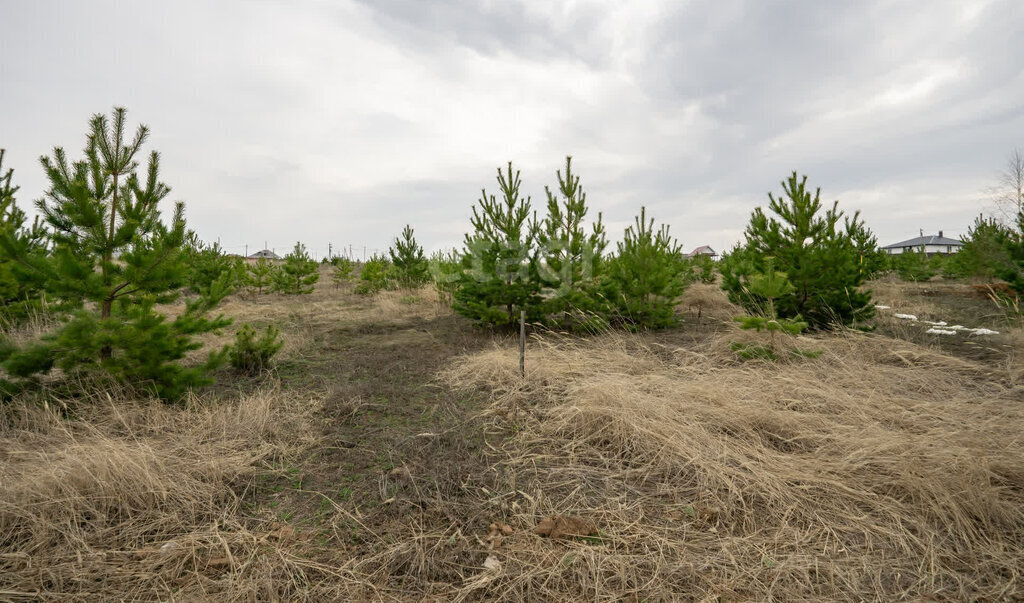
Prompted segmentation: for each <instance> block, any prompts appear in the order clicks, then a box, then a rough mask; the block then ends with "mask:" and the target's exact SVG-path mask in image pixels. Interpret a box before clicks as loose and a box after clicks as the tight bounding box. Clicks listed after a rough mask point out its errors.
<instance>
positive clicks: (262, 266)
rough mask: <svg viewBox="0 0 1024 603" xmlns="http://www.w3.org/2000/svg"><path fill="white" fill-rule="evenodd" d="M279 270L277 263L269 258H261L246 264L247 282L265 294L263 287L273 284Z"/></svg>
mask: <svg viewBox="0 0 1024 603" xmlns="http://www.w3.org/2000/svg"><path fill="white" fill-rule="evenodd" d="M278 270H279V268H278V266H277V264H275V263H274V262H272V261H270V260H268V259H267V258H259V259H257V260H256V261H255V262H251V263H249V265H248V266H246V277H245V284H246V285H248V286H249V287H252V288H255V289H256V292H257V293H259V294H261V295H262V294H263V289H264V288H266V289H268V290H269V288H270V287H271V286H272V285H273V283H274V280H275V278H276V276H277V271H278Z"/></svg>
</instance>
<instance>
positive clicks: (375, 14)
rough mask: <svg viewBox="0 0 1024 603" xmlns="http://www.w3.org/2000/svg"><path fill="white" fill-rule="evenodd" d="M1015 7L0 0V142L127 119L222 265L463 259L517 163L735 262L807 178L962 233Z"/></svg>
mask: <svg viewBox="0 0 1024 603" xmlns="http://www.w3.org/2000/svg"><path fill="white" fill-rule="evenodd" d="M1022 33H1024V3H1022V2H1020V1H1019V0H1003V1H999V0H992V1H988V0H983V1H973V0H948V1H945V0H927V1H925V0H919V1H917V2H911V1H900V2H897V1H876V0H858V1H855V2H838V1H836V2H826V1H819V0H806V1H789V2H783V1H767V0H716V1H714V2H711V1H700V2H698V1H684V0H661V1H659V0H631V1H630V2H612V1H602V0H594V1H588V0H571V1H567V2H552V1H545V0H532V1H528V2H521V1H513V0H502V1H498V0H478V1H471V0H457V1H452V2H440V1H438V2H425V1H422V0H379V1H377V0H365V1H354V2H353V1H341V0H337V1H326V0H325V1H313V0H309V1H298V0H295V1H291V0H290V1H287V2H285V1H280V2H271V1H249V2H226V1H224V2H212V1H205V0H204V1H185V2H180V1H176V2H167V1H160V2H155V1H153V2H149V1H141V0H139V1H131V2H129V1H127V0H126V1H123V2H112V1H98V0H88V1H87V0H82V1H77V2H57V1H47V0H0V147H5V148H7V149H8V155H7V161H6V164H5V167H13V168H15V181H16V183H17V184H20V185H21V187H22V190H21V194H20V200H21V203H22V205H23V206H27V205H28V204H29V203H30V201H31V200H33V199H36V198H38V197H39V196H41V194H42V192H43V190H44V188H45V182H44V178H43V175H42V170H41V169H40V167H39V163H38V158H39V156H40V155H43V154H47V153H49V152H50V151H51V149H52V147H54V146H64V147H65V148H67V149H68V150H69V151H72V152H73V156H76V157H77V156H79V150H80V149H81V148H82V146H83V144H84V135H85V129H86V124H87V121H88V118H89V116H90V115H92V114H93V113H97V112H108V113H109V111H110V109H111V107H113V106H114V105H122V106H125V107H127V108H128V109H129V119H130V121H131V122H132V124H137V123H145V124H147V125H148V126H149V127H150V129H151V131H152V133H151V137H150V143H149V148H152V149H156V150H159V151H160V152H161V154H162V176H163V180H164V181H165V182H166V183H167V184H168V185H170V187H171V188H172V193H171V197H172V198H173V199H181V200H184V201H185V202H186V207H187V215H188V218H189V221H190V225H191V226H192V227H193V228H194V229H196V230H197V231H198V232H199V234H200V235H201V236H202V237H203V238H204V239H207V240H216V239H218V238H219V239H220V241H221V243H222V244H223V245H224V246H225V247H226V248H228V249H229V250H230V251H234V252H238V253H241V252H242V251H244V250H245V248H246V246H248V250H249V252H252V251H255V250H256V249H259V248H262V247H263V245H264V242H265V241H266V242H267V244H268V245H269V246H270V247H272V248H275V249H276V250H277V251H279V252H280V251H284V250H286V249H287V248H290V247H291V246H292V245H293V244H294V242H295V241H297V240H301V241H303V242H305V243H306V244H307V245H308V246H309V247H310V248H311V250H312V251H313V252H314V253H315V254H316V255H318V256H322V255H325V254H326V252H327V245H328V243H332V244H333V245H334V248H335V249H338V248H340V247H343V246H348V245H352V246H353V248H354V249H355V250H356V252H357V255H361V252H362V248H363V247H364V246H365V247H366V248H367V249H369V250H370V251H372V250H374V249H383V248H386V247H387V244H388V241H389V239H390V238H391V237H393V236H394V235H395V234H397V233H398V231H399V230H401V228H402V226H403V225H404V224H406V223H410V224H412V226H413V227H414V228H415V229H416V233H417V235H418V238H419V239H420V240H421V242H422V243H423V244H424V245H425V246H426V247H427V248H428V249H437V248H443V247H450V246H454V245H457V244H459V243H460V241H461V239H462V234H463V233H464V232H465V231H466V229H467V228H468V226H469V220H468V216H469V215H470V211H471V207H472V205H473V203H474V202H475V201H476V199H477V198H478V197H479V195H480V189H481V188H483V187H486V188H487V189H488V191H489V192H490V191H492V190H494V189H496V186H495V168H496V167H497V166H499V165H503V164H504V163H505V162H506V161H509V160H511V161H513V162H514V164H515V165H516V166H517V167H518V168H520V169H521V170H522V177H523V187H524V191H525V192H527V193H529V194H530V195H531V196H532V197H533V202H534V205H535V206H536V207H538V208H542V207H543V204H542V202H543V199H544V186H545V185H549V186H550V185H553V184H555V183H556V177H555V170H556V169H558V168H559V167H560V166H561V165H562V164H563V162H564V159H565V156H566V155H572V156H573V157H574V160H573V163H574V169H575V170H576V171H577V173H578V174H579V175H580V176H581V179H582V180H581V182H582V184H583V186H584V188H585V189H586V190H587V193H588V197H587V198H588V200H589V201H590V204H591V207H592V211H594V212H597V211H601V212H603V214H604V219H605V222H606V224H607V225H608V226H609V233H610V234H611V235H612V237H613V238H616V237H618V236H620V234H621V231H622V229H623V228H624V227H625V226H626V225H627V224H628V223H630V222H631V221H632V217H633V216H634V215H635V214H636V213H637V211H638V210H639V208H640V206H641V205H646V206H647V208H648V214H649V215H653V216H654V217H656V218H657V219H658V221H665V222H668V223H670V224H671V226H672V232H673V233H674V234H675V235H676V236H678V237H679V239H680V240H681V241H682V242H683V244H684V246H685V247H687V248H692V247H695V246H697V245H702V244H710V245H712V246H713V247H715V248H716V249H721V248H723V247H728V246H731V245H732V244H733V243H734V242H735V241H737V240H738V239H739V238H740V237H741V235H742V231H743V228H744V226H745V224H746V221H747V219H748V217H749V214H750V212H751V210H752V209H753V208H754V207H755V206H757V205H761V204H764V203H766V201H767V193H768V191H778V190H779V189H780V186H779V182H780V181H781V180H782V179H783V178H784V177H785V176H787V175H788V174H789V172H791V171H792V170H797V171H799V172H800V173H804V174H807V175H808V176H809V183H811V184H812V185H814V186H820V187H821V188H822V196H823V197H824V198H825V199H827V200H830V201H831V200H834V199H838V200H839V201H840V207H842V208H845V209H846V210H847V211H852V210H855V209H860V210H861V211H862V214H863V216H864V217H865V219H866V220H867V222H868V225H869V226H870V227H871V228H873V229H874V231H875V232H876V234H877V235H878V238H879V240H880V242H881V243H882V244H886V243H891V242H895V241H897V240H901V239H904V238H908V237H910V236H915V235H916V233H917V232H918V230H919V229H924V230H925V231H926V232H934V231H937V230H940V229H942V230H944V231H945V233H946V234H947V235H949V234H952V235H959V234H962V233H963V232H964V231H965V230H966V227H967V225H968V224H969V223H970V221H971V220H972V217H973V216H974V215H976V214H977V213H978V212H979V211H982V210H986V209H988V208H989V206H990V204H989V202H988V201H987V200H986V189H987V188H988V187H989V186H991V185H992V184H994V183H995V181H996V175H997V173H998V171H999V170H1000V168H1001V167H1002V166H1003V164H1004V162H1005V160H1006V158H1007V155H1008V154H1009V153H1010V152H1011V151H1012V150H1013V149H1014V148H1015V147H1019V148H1024V106H1022V103H1024V56H1022V55H1024V53H1022V51H1024V36H1022Z"/></svg>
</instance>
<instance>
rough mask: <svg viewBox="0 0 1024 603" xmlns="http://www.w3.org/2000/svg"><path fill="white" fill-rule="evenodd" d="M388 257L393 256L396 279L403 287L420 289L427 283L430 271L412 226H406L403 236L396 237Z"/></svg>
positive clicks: (392, 262)
mask: <svg viewBox="0 0 1024 603" xmlns="http://www.w3.org/2000/svg"><path fill="white" fill-rule="evenodd" d="M388 255H390V256H391V264H392V266H394V269H395V277H396V278H397V279H398V281H399V283H401V284H402V286H403V287H406V288H413V287H418V286H420V285H422V284H423V283H425V282H427V279H428V278H429V277H430V269H429V266H428V264H427V259H426V258H425V257H424V256H423V247H421V246H420V244H419V243H417V242H416V237H415V236H413V231H412V227H411V226H409V225H408V224H406V226H405V228H404V229H403V230H402V236H401V237H396V238H395V241H394V243H393V244H392V245H391V247H390V248H389V249H388Z"/></svg>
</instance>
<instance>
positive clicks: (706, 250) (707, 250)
mask: <svg viewBox="0 0 1024 603" xmlns="http://www.w3.org/2000/svg"><path fill="white" fill-rule="evenodd" d="M698 255H706V256H708V257H709V258H711V259H715V258H717V257H718V254H717V253H716V252H715V250H714V249H712V248H711V247H709V246H708V245H701V246H700V247H698V248H696V249H694V250H693V251H691V252H690V253H688V254H686V257H688V258H695V257H697V256H698Z"/></svg>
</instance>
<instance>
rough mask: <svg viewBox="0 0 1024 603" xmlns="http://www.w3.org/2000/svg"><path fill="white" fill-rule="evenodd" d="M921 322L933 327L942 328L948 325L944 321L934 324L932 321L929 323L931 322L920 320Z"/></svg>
mask: <svg viewBox="0 0 1024 603" xmlns="http://www.w3.org/2000/svg"><path fill="white" fill-rule="evenodd" d="M921 322H923V323H924V324H926V325H931V326H933V327H944V326H946V325H947V324H949V323H947V322H946V321H944V320H940V321H939V322H934V321H931V320H922V321H921Z"/></svg>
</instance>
